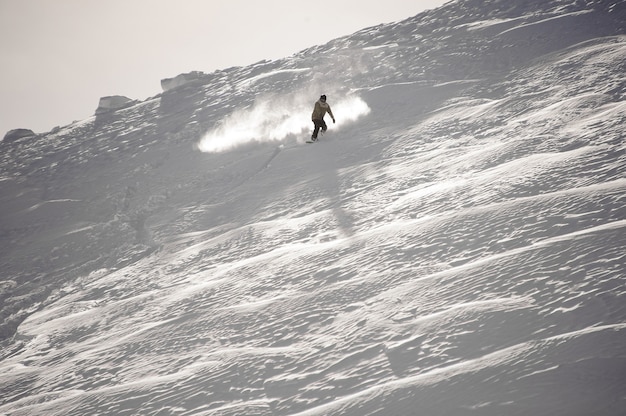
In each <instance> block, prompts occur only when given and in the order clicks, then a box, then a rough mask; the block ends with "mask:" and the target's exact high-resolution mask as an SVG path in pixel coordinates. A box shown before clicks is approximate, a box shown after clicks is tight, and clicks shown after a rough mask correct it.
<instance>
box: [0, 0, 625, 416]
mask: <svg viewBox="0 0 626 416" xmlns="http://www.w3.org/2000/svg"><path fill="white" fill-rule="evenodd" d="M522 3H523V4H522ZM535 3H537V4H535ZM528 4H531V3H529V2H517V3H515V5H514V6H507V5H506V4H499V5H498V6H491V7H493V9H492V10H491V11H489V10H487V9H486V6H484V2H474V1H469V0H468V1H458V2H451V3H450V4H448V5H447V6H445V7H444V8H442V9H440V10H439V11H432V12H429V13H426V14H424V15H421V16H418V17H416V18H414V19H409V20H407V21H405V22H399V23H397V24H391V25H387V26H379V27H376V28H370V29H366V30H364V31H361V32H358V33H357V34H355V35H353V36H350V37H347V38H344V39H339V40H336V41H333V42H331V43H329V44H328V45H323V46H319V47H316V48H313V49H312V50H311V51H304V52H302V53H301V54H297V55H295V56H294V57H291V58H288V59H285V60H283V61H278V62H271V63H267V62H263V63H259V64H256V65H253V66H251V67H246V68H238V69H230V70H226V71H223V72H218V73H215V74H212V75H210V76H205V77H201V78H199V81H198V82H199V83H200V82H202V84H194V85H193V86H191V87H190V86H189V85H186V86H182V87H180V88H173V89H171V90H168V91H167V92H166V93H164V94H163V95H162V96H159V97H154V98H152V99H150V100H148V101H146V102H144V103H139V104H137V105H134V106H132V107H129V108H125V109H121V110H118V111H115V112H112V113H110V114H107V115H104V116H99V117H96V118H92V119H89V120H85V121H82V122H80V123H75V124H73V125H71V126H66V127H64V128H61V129H59V130H57V131H55V132H51V133H49V134H47V135H41V136H38V137H28V138H24V139H17V140H16V141H14V142H12V143H10V144H4V145H3V148H2V149H3V153H2V154H0V160H1V164H0V167H1V175H2V180H1V181H0V208H1V209H2V216H0V221H1V222H0V226H1V228H0V231H1V232H2V233H1V234H0V241H2V244H3V252H2V253H0V261H1V264H0V270H2V272H1V273H2V275H1V276H2V277H1V279H0V305H1V308H2V310H1V316H2V320H3V321H2V326H1V327H0V331H1V332H0V334H1V335H2V344H1V348H2V349H1V355H0V357H1V361H0V392H1V393H0V414H3V415H4V414H7V415H48V414H50V415H58V414H62V415H64V416H72V415H91V414H106V415H120V414H141V415H165V414H168V415H169V414H172V415H273V416H277V415H296V414H298V415H359V416H361V415H417V414H420V415H421V414H425V415H463V416H466V415H481V416H483V415H528V414H533V415H592V414H593V415H615V416H618V415H623V414H625V413H626V396H624V391H623V390H624V389H623V384H624V383H623V381H624V379H625V377H626V350H625V348H624V346H625V345H626V306H625V305H626V302H625V300H626V299H625V297H626V291H625V285H624V278H625V276H626V238H625V237H624V236H626V160H625V148H624V133H623V125H624V120H625V119H626V105H625V102H624V91H625V87H626V83H625V82H626V81H625V80H624V77H623V74H624V65H625V63H626V37H625V36H624V33H623V28H622V29H621V31H615V30H613V29H611V28H614V27H617V26H618V25H616V24H615V25H614V26H611V24H608V23H607V22H609V23H610V22H613V23H614V22H615V20H619V19H620V16H623V12H621V11H620V10H621V9H620V8H619V7H618V6H614V7H608V8H605V7H604V4H603V3H598V4H599V5H598V4H596V3H593V2H587V3H586V5H585V9H580V7H579V6H576V4H578V3H576V4H575V3H574V2H572V3H571V4H570V3H568V2H565V1H558V2H548V5H546V6H545V9H542V10H536V11H534V12H532V13H531V10H529V9H528V7H529V6H528ZM532 4H534V6H533V7H536V8H539V7H541V6H540V4H543V3H541V2H533V3H532ZM523 5H526V7H523ZM594 5H595V6H594ZM478 6H480V7H478ZM596 6H597V7H596ZM600 6H602V7H600ZM497 7H501V8H502V10H500V9H498V8H497ZM594 7H595V8H594ZM605 9H607V10H605ZM472 10H474V12H475V13H469V12H470V11H472ZM478 11H480V13H478ZM465 12H468V13H465ZM579 12H580V13H579ZM559 13H562V14H567V17H565V18H563V19H556V17H557V16H558V15H559ZM612 13H613V14H612ZM615 13H622V14H621V15H619V14H618V15H617V17H614V16H615ZM468 16H469V17H468ZM572 16H574V17H575V18H572ZM438 18H439V19H441V20H438ZM579 19H582V21H583V22H591V23H593V22H597V21H603V22H605V23H606V24H605V25H604V26H602V27H598V26H594V25H589V26H586V27H588V28H589V29H588V30H589V31H590V32H589V33H587V38H586V39H584V41H581V42H578V41H577V42H576V43H575V44H568V41H567V38H563V37H560V36H559V34H560V33H563V31H565V32H567V33H569V34H572V33H574V32H576V30H579V29H580V26H576V27H572V26H568V25H567V22H576V24H577V25H578V24H579V23H580V21H581V20H579ZM585 19H589V20H585ZM550 21H558V25H557V26H556V28H557V29H558V30H556V32H555V33H552V32H550V31H549V30H547V29H548V26H546V24H547V23H546V22H550ZM621 21H623V19H622V20H621ZM437 22H439V23H437ZM441 22H445V23H443V24H444V25H447V24H450V22H454V25H453V26H450V27H448V26H441V24H442V23H441ZM533 23H536V24H533ZM437 25H439V26H437ZM564 25H565V26H564ZM529 27H534V28H535V29H538V28H541V30H542V31H541V32H540V33H539V34H538V35H541V36H537V37H534V35H533V34H529V32H528V30H529V29H528V28H529ZM424 28H427V29H428V30H426V29H424ZM515 28H517V29H518V30H514V29H515ZM544 30H545V31H544ZM611 30H613V32H611ZM505 31H506V36H508V37H507V38H506V39H507V41H508V42H511V43H509V44H507V45H504V46H503V44H501V43H500V42H501V40H502V37H499V36H496V35H498V34H501V33H503V32H505ZM601 31H608V32H610V33H608V34H603V33H599V32H601ZM486 33H487V34H489V36H485V34H486ZM518 35H519V36H521V37H520V38H518V37H516V36H518ZM583 35H584V33H583V32H576V36H577V37H576V39H580V38H582V37H584V36H583ZM530 38H534V39H535V41H536V42H540V43H541V45H536V44H534V45H532V46H528V45H529V44H528V40H529V39H530ZM524 45H527V46H528V48H527V49H524V51H525V52H524V53H526V54H528V56H531V57H532V59H530V58H529V59H527V60H521V61H519V60H516V59H511V57H510V55H509V54H508V53H509V51H510V49H512V48H513V49H515V48H521V49H523V48H524ZM505 46H506V47H505ZM539 46H541V47H539ZM416 48H420V50H421V51H423V52H424V55H421V54H420V55H415V54H409V55H406V54H407V53H408V52H407V51H413V52H414V51H415V50H416ZM328 51H330V52H329V53H327V54H326V52H328ZM451 52H454V53H451ZM348 56H349V57H350V58H351V59H352V60H350V64H352V63H357V64H359V65H361V66H360V67H358V68H357V69H355V70H354V72H352V73H350V72H349V70H348V69H347V68H348V67H349V65H348V64H347V63H345V62H340V60H339V58H338V57H348ZM424 56H426V57H424ZM483 58H484V59H483ZM333 59H338V61H337V62H336V64H337V65H336V66H337V67H338V68H341V71H342V72H341V76H343V77H345V78H344V79H349V78H350V75H353V80H352V81H350V82H351V83H350V84H347V85H345V86H342V88H337V87H334V86H332V85H336V84H332V85H331V84H330V83H329V84H328V85H329V87H328V89H326V90H325V91H324V92H327V93H328V92H329V91H332V92H331V93H329V94H328V95H329V97H332V100H330V99H329V101H330V102H331V105H333V111H334V113H335V116H336V117H337V121H338V123H337V125H333V124H329V131H328V133H327V134H326V135H325V136H323V137H322V138H321V140H320V141H319V143H316V144H314V145H306V144H304V143H302V141H303V139H304V138H306V137H307V136H308V135H309V134H310V133H309V131H308V130H307V129H308V128H310V127H311V126H310V112H311V110H312V105H313V103H314V101H315V100H316V99H317V97H318V95H319V93H321V92H322V91H318V90H319V89H320V88H321V86H323V85H324V83H323V82H321V81H322V80H323V79H324V73H325V72H324V71H326V70H328V71H330V72H328V73H329V74H337V73H336V72H332V71H333V69H332V68H333V67H334V66H333V65H330V64H329V63H332V60H333ZM489 59H491V61H490V63H489V62H487V61H488V60H489ZM315 60H316V61H317V62H319V65H318V66H315V65H312V62H311V61H315ZM429 61H432V63H429ZM450 61H452V62H454V63H455V67H454V68H451V69H449V70H447V71H444V72H442V71H441V68H445V67H446V62H450ZM370 63H375V65H373V66H372V70H371V71H370V72H369V73H368V72H367V71H363V70H362V69H363V68H364V67H366V66H367V64H370ZM461 69H463V70H464V71H465V70H467V71H470V70H471V71H474V72H471V73H468V76H466V77H462V78H459V77H458V76H457V75H458V74H459V72H463V71H461ZM320 74H322V75H320ZM338 77H339V75H338ZM303 91H307V94H303ZM270 92H271V94H272V95H270ZM281 92H282V95H281ZM266 97H271V100H270V99H269V98H266ZM283 105H285V106H283ZM272 109H275V110H277V111H276V112H275V113H274V112H272ZM262 114H266V115H267V117H268V118H267V119H264V118H263V117H261V116H260V115H262ZM274 116H275V117H276V118H273V117H274ZM287 120H290V121H289V123H287V122H286V121H287ZM264 121H269V122H268V123H267V125H266V124H265V123H264ZM283 122H285V123H283ZM291 122H293V125H292V124H290V123H291ZM244 128H245V129H248V130H249V131H251V132H254V134H253V133H245V134H240V135H239V136H238V137H239V139H240V140H239V142H238V141H237V134H238V133H237V132H238V131H242V130H244ZM207 132H208V133H207ZM257 133H258V135H257ZM224 138H228V139H229V140H228V143H226V142H221V141H220V139H224ZM198 147H200V148H202V150H205V151H204V152H202V151H199V149H198Z"/></svg>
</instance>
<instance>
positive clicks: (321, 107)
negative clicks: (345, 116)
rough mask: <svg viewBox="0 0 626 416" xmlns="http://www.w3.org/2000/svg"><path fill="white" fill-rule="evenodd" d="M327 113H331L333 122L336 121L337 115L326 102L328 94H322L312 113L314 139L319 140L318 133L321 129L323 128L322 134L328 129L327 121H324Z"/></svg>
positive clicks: (312, 137)
mask: <svg viewBox="0 0 626 416" xmlns="http://www.w3.org/2000/svg"><path fill="white" fill-rule="evenodd" d="M326 113H328V114H330V118H332V119H333V123H334V122H335V116H334V115H333V112H332V111H331V109H330V105H328V103H327V102H326V95H322V96H321V97H320V99H319V100H318V101H317V102H316V103H315V107H314V108H313V114H312V115H311V120H313V125H314V128H313V135H312V136H311V140H312V141H316V140H317V133H319V131H320V129H322V134H323V133H324V132H325V131H326V130H327V129H328V126H327V125H326V122H325V121H324V116H325V115H326Z"/></svg>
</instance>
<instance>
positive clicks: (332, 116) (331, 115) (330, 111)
mask: <svg viewBox="0 0 626 416" xmlns="http://www.w3.org/2000/svg"><path fill="white" fill-rule="evenodd" d="M328 114H330V118H332V119H333V123H334V122H335V116H334V115H333V112H332V110H331V109H330V105H329V106H328Z"/></svg>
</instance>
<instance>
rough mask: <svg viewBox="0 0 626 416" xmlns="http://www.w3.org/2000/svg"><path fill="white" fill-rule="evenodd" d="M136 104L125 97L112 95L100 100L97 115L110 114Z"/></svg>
mask: <svg viewBox="0 0 626 416" xmlns="http://www.w3.org/2000/svg"><path fill="white" fill-rule="evenodd" d="M134 103H135V100H131V99H130V98H128V97H124V96H123V95H110V96H107V97H102V98H100V103H99V104H98V108H97V109H96V115H99V114H104V113H108V112H110V111H115V110H119V109H122V108H126V107H130V106H131V105H133V104H134Z"/></svg>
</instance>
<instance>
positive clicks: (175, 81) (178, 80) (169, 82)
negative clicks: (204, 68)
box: [161, 71, 204, 92]
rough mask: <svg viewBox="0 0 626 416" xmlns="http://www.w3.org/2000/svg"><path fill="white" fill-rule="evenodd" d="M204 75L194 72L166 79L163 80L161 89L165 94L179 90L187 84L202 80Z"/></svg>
mask: <svg viewBox="0 0 626 416" xmlns="http://www.w3.org/2000/svg"><path fill="white" fill-rule="evenodd" d="M203 75H204V73H203V72H201V71H193V72H189V73H186V74H180V75H177V76H175V77H174V78H165V79H162V80H161V88H163V92H166V91H169V90H173V89H174V88H178V87H180V86H183V85H185V84H189V83H191V82H194V81H198V80H200V79H202V76H203Z"/></svg>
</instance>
